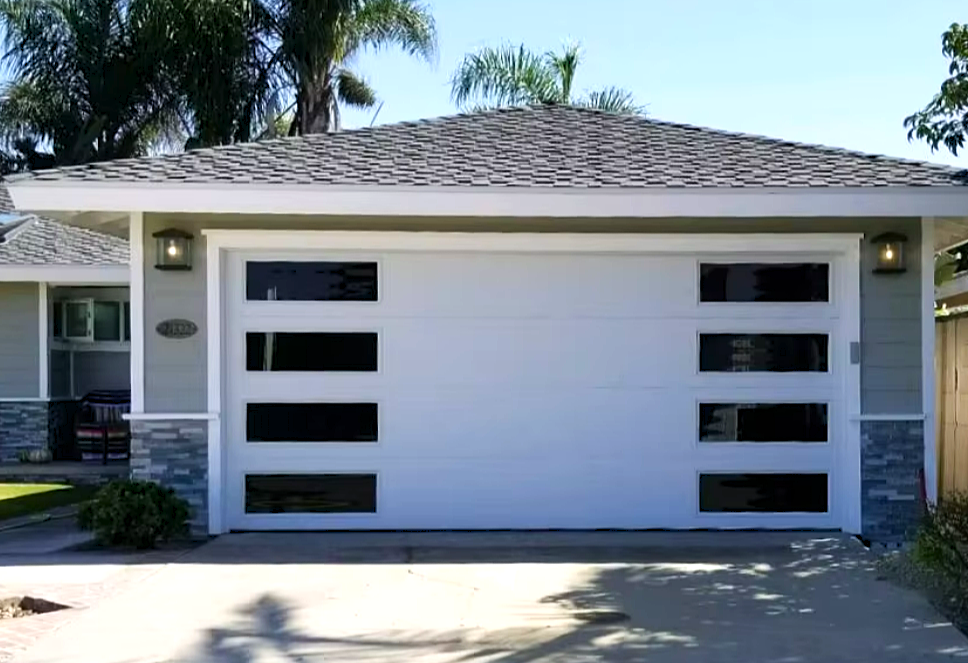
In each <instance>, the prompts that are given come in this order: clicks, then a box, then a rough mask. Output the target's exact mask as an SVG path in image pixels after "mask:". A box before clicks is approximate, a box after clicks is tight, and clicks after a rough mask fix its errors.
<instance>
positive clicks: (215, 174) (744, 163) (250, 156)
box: [26, 105, 964, 189]
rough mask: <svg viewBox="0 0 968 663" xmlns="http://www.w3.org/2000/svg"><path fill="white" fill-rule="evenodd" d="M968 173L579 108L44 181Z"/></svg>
mask: <svg viewBox="0 0 968 663" xmlns="http://www.w3.org/2000/svg"><path fill="white" fill-rule="evenodd" d="M963 173H964V171H963V170H961V169H956V168H953V167H948V166H943V165H937V164H929V163H924V162H918V161H907V160H904V159H897V158H891V157H884V156H875V155H870V154H863V153H860V152H852V151H849V150H844V149H837V148H831V147H823V146H819V145H808V144H804V143H795V142H789V141H783V140H776V139H773V138H765V137H762V136H754V135H749V134H740V133H731V132H726V131H718V130H714V129H706V128H702V127H695V126H689V125H685V124H675V123H672V122H663V121H659V120H653V119H650V118H642V117H638V116H629V115H617V114H612V113H606V112H602V111H596V110H590V109H584V108H576V107H571V106H556V105H547V106H531V107H519V108H510V109H500V110H490V111H482V112H477V113H470V114H464V115H455V116H450V117H442V118H435V119H428V120H420V121H416V122H402V123H399V124H391V125H384V126H378V127H372V128H367V129H356V130H351V131H344V132H340V133H335V134H319V135H311V136H304V137H296V138H283V139H277V140H266V141H261V142H256V143H247V144H239V145H229V146H225V147H218V148H211V149H201V150H194V151H191V152H187V153H184V154H176V155H165V156H156V157H143V158H136V159H123V160H118V161H111V162H104V163H96V164H88V165H83V166H74V167H68V168H58V169H50V170H43V171H37V172H35V173H31V174H29V175H27V176H26V177H29V178H32V179H35V180H43V181H51V180H58V181H65V180H66V181H82V182H137V183H142V184H151V183H172V182H191V183H222V184H287V185H300V184H323V185H346V186H352V185H367V184H369V185H417V186H420V185H424V186H443V187H480V186H497V187H581V188H632V189H645V188H668V187H672V188H680V187H682V188H685V187H690V188H692V187H695V188H736V187H892V186H932V187H945V186H954V185H958V186H961V185H963V184H964V179H963Z"/></svg>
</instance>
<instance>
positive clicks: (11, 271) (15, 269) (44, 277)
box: [0, 265, 128, 285]
mask: <svg viewBox="0 0 968 663" xmlns="http://www.w3.org/2000/svg"><path fill="white" fill-rule="evenodd" d="M0 281H26V282H31V281H36V282H41V281H44V282H47V283H48V284H49V285H127V284H128V267H127V266H126V265H0Z"/></svg>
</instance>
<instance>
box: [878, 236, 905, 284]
mask: <svg viewBox="0 0 968 663" xmlns="http://www.w3.org/2000/svg"><path fill="white" fill-rule="evenodd" d="M906 242H907V236H906V235H902V234H901V233H884V234H883V235H878V236H877V237H875V238H873V239H872V240H871V244H873V245H874V246H875V247H876V248H877V266H876V267H874V273H875V274H900V273H902V272H905V271H907V265H905V264H904V244H905V243H906Z"/></svg>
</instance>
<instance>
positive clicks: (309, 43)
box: [272, 0, 437, 134]
mask: <svg viewBox="0 0 968 663" xmlns="http://www.w3.org/2000/svg"><path fill="white" fill-rule="evenodd" d="M274 5H275V6H274V11H273V12H272V14H273V22H274V26H275V35H274V36H275V38H276V39H277V40H278V43H279V50H278V57H277V59H278V61H279V64H280V66H281V68H282V71H283V73H284V76H285V78H286V79H287V81H288V84H289V86H290V87H291V90H292V92H293V96H294V97H295V115H294V117H293V122H292V126H291V127H290V130H289V133H290V134H311V133H324V132H327V131H332V130H336V129H338V128H339V125H340V111H339V106H340V104H341V103H342V104H346V105H349V106H355V107H357V108H371V107H372V106H374V105H375V104H376V102H377V96H376V92H375V91H374V90H373V88H372V87H371V86H370V85H369V83H367V81H366V80H365V79H364V78H363V77H362V76H360V75H359V74H358V73H357V72H355V71H353V69H352V68H351V64H352V62H353V59H354V58H355V56H357V55H358V54H359V53H360V52H362V51H363V50H365V49H367V48H372V49H383V48H389V47H397V48H399V49H401V50H403V51H404V52H405V53H406V54H407V55H411V56H414V57H420V58H423V59H424V60H427V61H428V62H431V61H433V59H434V58H435V57H436V54H437V30H436V27H435V25H434V19H433V16H432V15H431V13H430V11H429V9H427V8H426V7H424V6H423V5H420V4H418V2H417V0H276V2H275V3H274Z"/></svg>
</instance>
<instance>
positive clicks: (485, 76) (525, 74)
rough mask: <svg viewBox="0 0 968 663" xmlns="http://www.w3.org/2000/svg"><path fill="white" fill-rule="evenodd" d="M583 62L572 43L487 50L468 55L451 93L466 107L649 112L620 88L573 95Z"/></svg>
mask: <svg viewBox="0 0 968 663" xmlns="http://www.w3.org/2000/svg"><path fill="white" fill-rule="evenodd" d="M579 64H581V48H580V46H579V45H578V44H569V45H566V46H565V47H564V48H563V49H562V52H561V53H554V52H551V51H548V52H547V53H544V54H538V53H536V52H535V51H532V50H529V49H527V48H525V47H524V45H521V46H517V47H514V46H501V47H499V48H483V49H481V50H479V51H477V52H476V53H470V54H468V55H466V56H464V60H463V61H462V62H461V64H460V66H459V67H458V68H457V72H456V73H455V74H454V76H453V78H452V79H451V97H452V98H453V100H454V102H455V103H456V104H457V105H458V106H460V107H462V108H467V107H474V108H496V107H502V106H523V105H532V104H572V105H575V106H584V107H587V108H597V109H599V110H604V111H610V112H613V113H627V114H636V115H644V114H645V109H644V108H643V107H642V106H639V105H638V104H636V103H635V99H634V98H633V97H632V93H631V92H629V91H628V90H623V89H621V88H617V87H606V88H603V89H601V90H596V91H592V92H588V93H586V94H584V95H582V96H579V97H574V96H572V86H573V84H574V80H575V72H576V71H577V69H578V65H579Z"/></svg>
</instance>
